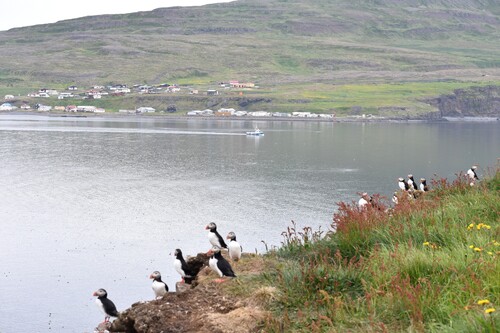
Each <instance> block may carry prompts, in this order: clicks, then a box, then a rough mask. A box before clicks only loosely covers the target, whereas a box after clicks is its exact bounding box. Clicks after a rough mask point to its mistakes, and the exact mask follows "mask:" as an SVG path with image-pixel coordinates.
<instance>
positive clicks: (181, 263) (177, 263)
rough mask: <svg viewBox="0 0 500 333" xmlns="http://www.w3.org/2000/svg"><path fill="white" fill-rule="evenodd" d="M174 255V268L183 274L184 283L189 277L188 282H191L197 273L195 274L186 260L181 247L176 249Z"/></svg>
mask: <svg viewBox="0 0 500 333" xmlns="http://www.w3.org/2000/svg"><path fill="white" fill-rule="evenodd" d="M174 256H175V259H174V268H175V270H176V271H177V273H179V274H180V275H181V278H182V283H184V282H186V281H185V279H187V283H191V280H192V279H193V278H194V275H195V274H193V272H192V269H191V267H189V266H188V264H187V262H186V260H184V257H183V256H182V251H181V249H175V251H174Z"/></svg>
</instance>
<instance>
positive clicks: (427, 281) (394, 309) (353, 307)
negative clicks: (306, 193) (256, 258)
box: [264, 168, 500, 332]
mask: <svg viewBox="0 0 500 333" xmlns="http://www.w3.org/2000/svg"><path fill="white" fill-rule="evenodd" d="M432 185H433V191H432V192H430V193H427V194H426V195H422V196H419V197H418V198H417V199H415V200H407V199H406V196H404V197H401V199H400V203H399V204H398V205H397V206H396V207H395V208H394V209H390V210H385V209H386V206H385V203H384V202H381V201H379V200H378V198H376V202H378V207H379V208H380V209H377V208H370V209H368V210H359V209H358V208H357V207H356V206H353V205H350V204H344V203H341V204H339V209H338V211H337V212H336V213H335V215H334V223H335V225H336V226H337V232H336V233H329V234H327V235H326V236H325V235H322V234H321V233H320V232H314V231H312V230H311V229H305V230H296V229H295V226H294V225H292V226H291V227H290V228H289V229H288V230H287V231H286V232H285V233H284V236H285V238H284V241H283V246H282V247H281V248H279V249H278V250H276V251H274V252H272V253H271V254H270V255H269V256H268V260H271V261H279V262H281V263H282V264H281V265H280V266H277V272H276V273H275V275H274V276H273V281H274V282H273V285H274V286H275V287H276V288H278V290H279V292H278V293H277V294H278V295H280V297H279V298H278V299H277V300H276V301H275V302H273V303H272V304H271V305H270V309H271V310H272V311H273V316H272V319H269V320H268V321H267V322H266V323H265V325H266V326H265V327H264V331H265V332H283V331H286V332H357V331H362V332H499V327H500V326H499V325H500V322H499V320H500V319H499V317H498V316H499V312H500V284H499V283H498V282H499V281H500V260H499V256H500V223H499V222H500V221H499V214H498V213H499V211H500V194H499V189H500V169H498V168H497V170H496V173H495V174H494V175H492V177H491V179H488V180H484V181H482V182H481V183H480V184H476V186H473V187H471V186H469V184H468V181H467V179H466V178H465V177H462V176H460V177H458V178H457V179H456V180H455V181H453V182H452V183H449V182H448V181H446V180H443V179H441V180H435V181H433V184H432ZM481 300H488V304H480V303H481V302H480V301H481ZM478 302H479V303H478ZM487 309H496V311H495V312H492V313H486V310H487Z"/></svg>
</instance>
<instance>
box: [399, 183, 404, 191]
mask: <svg viewBox="0 0 500 333" xmlns="http://www.w3.org/2000/svg"><path fill="white" fill-rule="evenodd" d="M399 188H400V189H401V190H403V191H406V186H405V183H404V182H399Z"/></svg>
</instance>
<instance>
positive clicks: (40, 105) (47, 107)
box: [37, 104, 52, 111]
mask: <svg viewBox="0 0 500 333" xmlns="http://www.w3.org/2000/svg"><path fill="white" fill-rule="evenodd" d="M37 110H38V111H50V110H52V106H49V105H42V104H39V105H38V108H37Z"/></svg>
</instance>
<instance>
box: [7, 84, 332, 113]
mask: <svg viewBox="0 0 500 333" xmlns="http://www.w3.org/2000/svg"><path fill="white" fill-rule="evenodd" d="M258 88H259V87H258V86H256V85H255V84H254V83H241V82H239V81H229V82H220V83H219V84H218V89H207V90H205V91H203V92H200V91H199V90H198V89H193V88H188V87H181V86H179V85H177V84H167V83H163V84H158V85H146V84H142V85H140V84H135V85H133V86H131V87H129V86H127V85H126V84H115V85H108V86H103V85H94V86H92V87H91V88H88V89H84V90H82V89H81V88H79V87H78V86H76V85H70V86H68V87H66V88H65V89H64V91H61V90H57V89H49V88H40V89H39V90H38V91H36V92H30V93H29V94H27V96H26V97H28V99H29V101H31V103H30V102H28V101H27V100H23V98H22V97H24V96H21V95H17V96H16V95H14V94H8V95H5V97H4V102H3V103H2V104H1V105H0V111H37V112H68V113H94V114H103V113H106V112H108V113H114V114H116V113H118V114H155V113H162V112H163V113H174V112H177V111H178V110H177V109H176V108H175V107H171V106H168V107H166V108H165V109H164V110H157V109H155V108H153V107H151V106H148V105H143V106H138V107H136V108H131V109H118V110H106V109H105V108H102V107H97V106H94V105H91V104H92V103H89V102H91V101H93V100H101V99H105V98H108V97H110V96H113V97H116V96H126V95H132V94H148V95H153V94H154V95H156V94H188V95H206V96H219V95H222V94H223V92H224V91H227V90H231V89H237V90H238V91H239V95H243V90H245V89H246V90H251V89H258ZM54 100H57V101H58V103H51V101H54ZM61 100H71V102H72V103H71V104H67V105H60V104H61V103H60V101H61ZM75 100H82V101H85V103H82V104H78V105H77V104H76V103H75ZM51 104H52V105H51ZM54 104H58V105H54ZM185 115H187V116H193V117H196V116H203V117H211V116H214V117H279V118H288V117H290V118H292V117H293V118H322V119H333V118H334V117H335V115H334V114H316V113H312V112H291V113H286V112H270V111H245V110H236V109H234V108H219V109H217V110H212V109H203V110H190V111H186V112H185Z"/></svg>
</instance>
